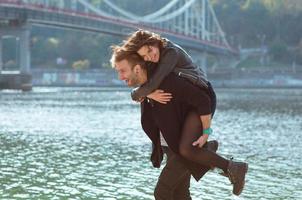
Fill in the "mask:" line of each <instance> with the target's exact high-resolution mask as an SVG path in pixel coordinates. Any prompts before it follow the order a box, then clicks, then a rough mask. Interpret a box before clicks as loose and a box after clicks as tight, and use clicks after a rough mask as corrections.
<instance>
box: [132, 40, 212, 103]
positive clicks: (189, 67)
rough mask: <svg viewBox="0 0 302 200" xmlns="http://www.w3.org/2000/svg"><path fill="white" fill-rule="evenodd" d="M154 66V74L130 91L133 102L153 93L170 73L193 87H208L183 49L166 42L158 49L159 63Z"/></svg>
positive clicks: (201, 74) (205, 79) (200, 71)
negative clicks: (188, 82)
mask: <svg viewBox="0 0 302 200" xmlns="http://www.w3.org/2000/svg"><path fill="white" fill-rule="evenodd" d="M154 64H155V65H156V70H155V73H154V74H153V76H152V77H150V78H149V79H148V82H147V83H146V84H144V85H143V86H141V87H139V88H136V89H134V90H133V91H132V93H131V96H132V99H133V100H138V99H140V98H142V97H146V96H147V95H148V94H150V93H151V92H153V91H154V90H155V89H157V88H158V86H159V85H160V84H161V82H162V81H163V80H164V79H165V77H166V76H168V75H169V74H170V73H171V72H173V73H175V74H176V75H179V74H180V75H182V76H183V77H184V78H186V79H188V80H189V81H191V82H192V83H193V84H195V85H198V86H200V87H204V88H207V87H208V86H207V82H208V80H207V78H206V74H205V72H204V71H203V70H202V69H201V68H200V67H198V66H197V65H196V64H195V63H194V62H193V60H192V58H191V57H190V56H189V55H188V54H187V53H186V51H185V50H184V49H182V48H181V47H180V46H178V45H177V44H174V43H172V42H170V41H168V40H167V44H166V45H165V46H164V47H163V48H161V49H160V59H159V62H158V63H154Z"/></svg>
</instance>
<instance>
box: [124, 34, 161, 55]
mask: <svg viewBox="0 0 302 200" xmlns="http://www.w3.org/2000/svg"><path fill="white" fill-rule="evenodd" d="M166 43H167V41H166V40H165V39H164V38H162V37H161V36H160V35H159V34H156V33H153V32H150V31H147V30H138V31H136V32H134V33H132V34H131V35H130V37H128V38H127V40H124V45H123V48H124V49H125V50H126V51H131V52H137V51H138V50H139V49H140V48H141V47H142V46H144V45H150V46H157V47H158V48H159V49H162V48H163V47H164V46H165V45H166Z"/></svg>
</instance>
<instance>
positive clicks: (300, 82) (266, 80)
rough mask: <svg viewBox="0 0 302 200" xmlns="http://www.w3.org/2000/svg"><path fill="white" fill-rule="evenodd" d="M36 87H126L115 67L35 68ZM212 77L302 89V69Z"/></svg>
mask: <svg viewBox="0 0 302 200" xmlns="http://www.w3.org/2000/svg"><path fill="white" fill-rule="evenodd" d="M32 78H33V86H55V87H57V86H64V87H69V86H71V87H74V86H76V87H88V86H92V87H110V86H125V85H124V83H123V82H122V81H120V80H118V78H117V74H116V73H115V72H114V70H112V69H109V68H105V69H97V70H85V71H76V70H58V69H48V70H40V69H34V70H32ZM208 78H209V80H210V81H211V82H212V83H213V85H214V86H215V87H221V88H225V87H226V88H227V87H230V88H240V87H244V88H302V72H299V73H297V72H296V73H293V72H274V73H273V72H270V71H267V72H257V71H256V72H255V71H254V72H250V71H234V70H233V71H232V70H228V71H223V70H221V71H219V72H208Z"/></svg>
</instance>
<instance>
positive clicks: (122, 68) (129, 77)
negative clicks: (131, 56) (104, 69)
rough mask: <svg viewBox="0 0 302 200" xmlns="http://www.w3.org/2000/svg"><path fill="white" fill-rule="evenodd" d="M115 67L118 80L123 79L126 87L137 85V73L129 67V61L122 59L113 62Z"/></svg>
mask: <svg viewBox="0 0 302 200" xmlns="http://www.w3.org/2000/svg"><path fill="white" fill-rule="evenodd" d="M115 69H116V71H117V73H118V77H119V79H120V80H122V81H125V82H126V84H127V85H128V87H135V86H138V85H139V79H138V75H137V74H136V73H135V72H134V68H133V69H132V68H131V65H130V63H129V62H128V61H127V60H126V59H124V60H121V61H120V62H116V63H115Z"/></svg>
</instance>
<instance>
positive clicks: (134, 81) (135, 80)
mask: <svg viewBox="0 0 302 200" xmlns="http://www.w3.org/2000/svg"><path fill="white" fill-rule="evenodd" d="M140 85H141V84H140V82H139V79H138V77H137V76H133V77H131V79H129V81H128V86H129V87H139V86H140Z"/></svg>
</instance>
